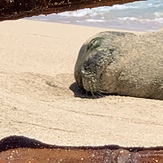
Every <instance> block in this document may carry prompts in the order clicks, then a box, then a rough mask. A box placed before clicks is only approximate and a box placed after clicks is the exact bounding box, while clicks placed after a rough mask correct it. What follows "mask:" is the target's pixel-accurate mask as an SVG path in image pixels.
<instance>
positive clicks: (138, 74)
mask: <svg viewBox="0 0 163 163" xmlns="http://www.w3.org/2000/svg"><path fill="white" fill-rule="evenodd" d="M75 79H76V82H77V84H78V85H79V87H81V88H84V89H85V90H86V91H87V92H91V93H92V94H96V93H107V94H117V95H127V96H134V97H144V98H153V99H162V100H163V31H159V32H153V33H145V34H142V35H135V34H133V33H125V32H102V33H99V34H97V35H96V36H94V37H92V38H91V39H89V40H88V41H87V42H86V43H85V44H84V45H83V46H82V47H81V49H80V52H79V56H78V59H77V62H76V65H75Z"/></svg>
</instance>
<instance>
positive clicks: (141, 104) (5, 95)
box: [0, 20, 163, 146]
mask: <svg viewBox="0 0 163 163" xmlns="http://www.w3.org/2000/svg"><path fill="white" fill-rule="evenodd" d="M106 30H109V29H106V28H105V29H103V28H94V27H86V26H75V25H66V24H57V23H49V22H39V21H29V20H15V21H4V22H0V38H1V43H0V52H1V53H0V54H1V59H0V109H1V110H0V111H1V114H0V139H2V138H4V137H6V136H10V135H23V136H26V137H29V138H34V139H37V140H40V141H42V142H44V143H50V144H56V145H70V146H83V145H84V146H87V145H92V146H97V145H109V144H117V145H121V146H163V139H162V135H163V121H162V120H163V114H162V112H163V101H162V100H152V99H143V98H134V97H124V96H105V97H103V98H99V99H90V98H85V96H83V95H82V94H81V92H80V90H79V89H78V88H77V86H76V85H75V80H74V75H73V73H74V65H75V62H76V59H77V56H78V52H79V49H80V47H81V46H82V44H83V43H84V42H85V41H86V40H87V39H88V38H89V37H91V36H93V35H94V34H96V33H98V32H101V31H106Z"/></svg>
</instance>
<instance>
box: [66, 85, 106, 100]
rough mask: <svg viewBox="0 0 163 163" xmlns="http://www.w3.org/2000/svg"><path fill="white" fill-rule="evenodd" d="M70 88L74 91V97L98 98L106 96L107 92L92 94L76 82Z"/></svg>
mask: <svg viewBox="0 0 163 163" xmlns="http://www.w3.org/2000/svg"><path fill="white" fill-rule="evenodd" d="M69 89H70V90H71V91H72V92H73V93H74V97H80V98H90V99H96V98H101V97H104V96H105V94H95V95H92V94H91V93H90V92H86V91H85V90H84V89H80V88H79V87H78V85H77V83H76V82H74V83H72V84H71V85H70V87H69Z"/></svg>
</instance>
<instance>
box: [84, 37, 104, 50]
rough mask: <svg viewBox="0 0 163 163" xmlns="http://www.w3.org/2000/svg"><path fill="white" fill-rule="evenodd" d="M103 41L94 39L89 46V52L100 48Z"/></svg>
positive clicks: (99, 38)
mask: <svg viewBox="0 0 163 163" xmlns="http://www.w3.org/2000/svg"><path fill="white" fill-rule="evenodd" d="M101 40H102V38H101V37H96V38H93V39H92V40H91V41H90V43H89V44H88V46H87V51H88V50H93V49H95V48H97V47H99V46H100V45H101Z"/></svg>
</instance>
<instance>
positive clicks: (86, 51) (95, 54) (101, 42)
mask: <svg viewBox="0 0 163 163" xmlns="http://www.w3.org/2000/svg"><path fill="white" fill-rule="evenodd" d="M112 52H113V48H112V47H108V45H106V44H105V39H104V38H103V36H102V35H101V36H100V35H97V37H94V38H92V39H90V40H89V41H88V42H86V43H85V44H84V45H83V46H82V48H81V50H80V52H79V56H78V59H77V63H76V66H75V79H76V82H77V84H78V85H79V87H81V88H83V89H84V90H86V91H87V92H91V94H92V95H94V94H96V93H98V89H99V87H100V80H101V78H102V74H103V71H104V70H105V68H106V66H107V65H108V64H109V63H110V62H111V61H112V59H111V58H112V57H111V56H112Z"/></svg>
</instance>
